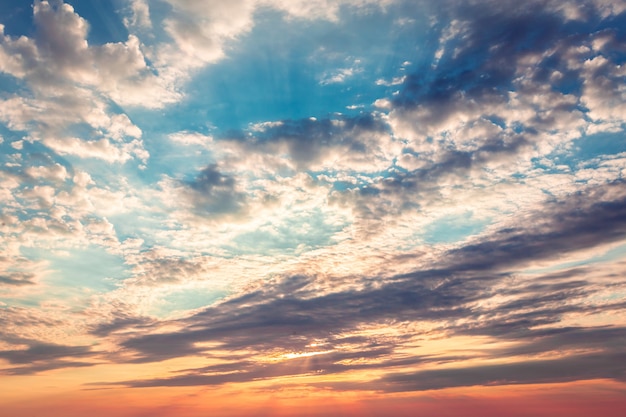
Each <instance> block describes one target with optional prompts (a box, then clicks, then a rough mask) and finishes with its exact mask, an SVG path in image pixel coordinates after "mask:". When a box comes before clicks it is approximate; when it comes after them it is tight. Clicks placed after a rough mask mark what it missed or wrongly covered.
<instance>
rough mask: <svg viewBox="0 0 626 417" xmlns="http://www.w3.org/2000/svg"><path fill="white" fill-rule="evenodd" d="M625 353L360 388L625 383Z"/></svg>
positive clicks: (400, 377)
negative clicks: (577, 382) (590, 382)
mask: <svg viewBox="0 0 626 417" xmlns="http://www.w3.org/2000/svg"><path fill="white" fill-rule="evenodd" d="M625 364H626V353H624V352H621V353H611V354H605V353H603V354H586V355H574V356H568V357H565V358H558V359H543V360H525V361H521V362H518V363H507V364H497V365H481V366H471V367H463V368H448V369H431V370H424V371H417V372H413V373H402V374H391V375H388V376H386V377H383V378H381V379H379V380H375V381H372V382H371V383H369V384H364V385H367V386H369V387H370V388H374V389H379V390H383V391H424V390H431V389H441V388H451V387H465V386H474V385H511V384H537V383H556V382H571V381H580V380H588V379H603V378H612V379H617V380H621V381H624V380H626V365H625Z"/></svg>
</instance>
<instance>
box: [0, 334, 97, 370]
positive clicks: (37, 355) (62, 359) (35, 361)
mask: <svg viewBox="0 0 626 417" xmlns="http://www.w3.org/2000/svg"><path fill="white" fill-rule="evenodd" d="M22 343H28V344H29V347H28V348H27V349H14V350H4V351H0V359H4V360H6V361H8V362H9V363H10V364H13V365H18V366H15V367H8V368H3V369H2V370H0V373H2V374H5V375H32V374H36V373H38V372H43V371H49V370H53V369H61V368H75V367H86V366H93V365H94V364H95V363H94V362H88V361H80V360H77V359H79V358H83V359H93V358H94V357H95V355H96V352H93V351H92V350H91V347H89V346H67V345H58V344H51V343H42V342H35V341H28V340H22Z"/></svg>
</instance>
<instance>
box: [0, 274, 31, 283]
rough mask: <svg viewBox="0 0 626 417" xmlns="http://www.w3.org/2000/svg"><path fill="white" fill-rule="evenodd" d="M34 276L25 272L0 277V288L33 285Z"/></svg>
mask: <svg viewBox="0 0 626 417" xmlns="http://www.w3.org/2000/svg"><path fill="white" fill-rule="evenodd" d="M33 278H34V274H31V273H27V272H12V273H9V274H5V275H0V286H17V287H21V286H23V285H34V284H35V282H34V281H33Z"/></svg>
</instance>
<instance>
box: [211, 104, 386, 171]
mask: <svg viewBox="0 0 626 417" xmlns="http://www.w3.org/2000/svg"><path fill="white" fill-rule="evenodd" d="M387 131H388V126H387V125H386V123H385V122H384V121H383V120H382V119H381V118H380V117H379V116H377V115H375V114H373V113H370V114H362V115H360V116H355V117H347V116H336V117H334V118H323V119H316V118H305V119H298V120H282V121H280V122H278V123H270V124H266V125H262V126H260V127H258V128H255V129H253V130H252V131H249V132H230V133H229V134H227V135H225V136H224V137H223V138H221V141H224V142H233V143H237V144H239V145H240V146H241V147H242V148H243V149H244V151H243V152H244V153H245V155H242V157H245V156H246V155H247V154H248V153H262V154H269V155H280V154H283V153H284V154H285V157H286V159H287V160H289V161H290V162H291V163H293V164H294V166H295V167H296V168H297V169H302V170H307V169H311V168H315V166H316V164H318V163H320V162H322V161H323V159H324V158H325V157H326V156H328V155H329V153H330V152H336V154H335V155H334V156H333V157H334V158H335V159H337V161H336V165H335V166H331V167H328V168H330V169H333V168H337V169H342V168H343V169H350V167H351V166H353V165H354V164H359V163H361V164H362V162H363V158H368V160H369V162H370V164H371V163H372V160H373V159H374V158H378V157H380V153H381V152H382V150H381V143H380V135H381V134H382V133H385V132H387ZM353 168H356V167H353ZM361 168H362V167H361Z"/></svg>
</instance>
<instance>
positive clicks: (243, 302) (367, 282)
mask: <svg viewBox="0 0 626 417" xmlns="http://www.w3.org/2000/svg"><path fill="white" fill-rule="evenodd" d="M625 196H626V192H625V187H624V184H623V183H615V184H611V185H606V186H604V187H600V188H599V189H596V188H595V187H593V188H590V189H589V190H587V191H586V192H585V193H579V194H576V195H572V196H570V197H569V198H566V199H564V200H561V201H554V202H547V203H546V204H545V205H544V207H543V208H542V209H541V210H538V211H537V212H535V213H529V214H527V215H526V217H525V221H524V222H523V224H524V225H525V227H519V228H517V229H501V230H494V231H493V232H492V233H491V234H489V235H485V236H483V237H482V238H480V239H479V242H474V243H468V244H466V245H465V246H462V247H460V248H456V249H451V250H449V251H448V252H446V253H444V254H443V255H442V257H440V258H439V259H437V260H436V261H433V262H432V263H431V264H430V267H428V268H422V269H420V270H414V271H413V272H410V273H407V274H402V275H396V276H391V277H386V278H385V279H384V280H383V279H382V277H359V281H360V282H361V283H362V285H361V286H360V287H353V288H354V289H345V290H341V289H335V290H333V289H332V287H331V288H329V289H328V290H327V291H328V292H325V293H320V292H319V288H320V286H319V285H320V284H319V282H318V279H317V278H316V277H314V276H286V277H283V278H280V279H277V280H275V281H273V282H271V283H265V284H264V285H258V286H257V287H255V288H251V289H249V290H248V291H247V293H244V294H241V295H237V296H235V297H233V298H230V299H227V300H225V301H223V302H222V303H219V304H218V305H216V306H214V307H210V308H207V309H205V310H203V311H199V312H197V313H196V314H194V315H192V316H190V317H188V318H185V319H181V320H178V321H176V322H172V324H173V323H176V325H177V326H181V327H180V328H179V329H178V330H176V331H174V332H159V333H151V334H145V335H141V334H136V335H133V336H130V337H129V338H127V339H126V340H124V341H122V342H121V343H122V346H123V347H124V348H125V349H127V350H129V351H131V352H133V351H134V352H135V355H136V356H135V359H134V360H135V361H140V362H143V361H160V360H165V359H168V358H174V357H179V356H184V355H202V354H209V353H210V352H211V351H212V350H216V351H228V352H233V353H234V352H238V351H248V352H249V351H250V350H252V351H253V352H256V353H258V354H263V355H267V354H269V353H271V352H276V351H278V352H281V351H282V352H294V351H295V352H298V351H300V352H307V349H308V348H306V345H308V344H309V343H310V341H311V340H323V341H324V346H325V347H324V350H333V349H335V348H336V347H339V346H342V345H345V344H348V345H351V346H350V347H349V348H348V350H349V351H351V352H355V353H354V354H355V355H357V356H358V355H361V356H362V357H369V355H370V353H371V352H374V351H377V349H378V348H377V347H374V345H370V344H371V343H373V340H374V339H375V338H376V336H375V335H370V336H369V337H365V338H360V339H359V338H357V339H354V338H353V335H354V333H353V332H355V331H357V329H359V328H361V326H365V325H369V326H383V327H384V326H385V325H388V326H389V325H391V326H393V325H395V324H399V323H406V322H422V323H428V322H436V323H439V324H438V327H439V329H441V330H442V331H447V332H449V333H448V335H449V336H460V335H463V334H472V335H489V336H492V337H497V338H501V339H509V340H511V341H514V342H516V343H517V345H514V346H511V347H508V348H502V349H500V350H499V351H498V352H494V353H493V355H494V357H499V358H502V357H518V356H519V355H529V354H551V355H555V354H556V353H555V352H557V351H559V350H563V351H566V350H567V349H571V350H572V351H575V350H576V349H583V348H587V349H591V350H598V349H602V350H605V351H606V355H607V356H606V357H608V358H613V359H615V356H614V355H619V354H620V353H619V340H621V339H622V338H623V330H621V329H619V328H613V329H611V328H606V329H602V328H596V329H583V328H581V329H577V328H569V329H568V328H561V329H558V328H555V329H553V330H551V329H549V328H548V329H546V328H545V327H542V326H547V325H555V324H558V323H559V322H560V321H561V320H563V317H564V315H566V314H568V313H572V312H580V313H584V312H585V311H589V312H591V311H611V310H612V309H619V308H620V307H619V305H620V303H616V304H614V305H612V304H610V303H609V304H603V303H601V304H596V303H588V301H586V300H589V298H590V297H593V295H594V294H596V293H597V291H598V289H599V288H602V284H601V282H600V283H599V284H598V285H599V287H598V286H594V285H593V284H592V283H591V281H589V282H587V281H584V280H580V279H577V277H578V275H580V274H581V271H578V272H577V271H575V270H573V271H564V272H563V274H562V275H560V277H557V276H556V275H554V274H552V275H546V276H545V277H539V278H538V280H537V281H534V282H533V281H528V280H526V281H525V282H520V284H519V286H518V287H516V286H511V285H510V284H507V282H509V281H510V280H511V279H514V278H513V277H514V276H515V274H516V271H519V270H520V268H523V267H524V264H525V263H527V262H528V261H530V260H533V261H537V260H541V259H554V258H557V257H559V256H563V254H568V253H576V252H577V251H580V250H582V249H586V248H590V247H597V246H599V245H605V244H607V243H610V242H612V241H615V240H617V239H621V238H623V236H624V235H625V234H626V230H625V227H626V216H624V213H625V208H626V197H625ZM557 280H558V281H557ZM374 282H380V283H379V284H377V285H374V284H373V283H374ZM353 285H354V284H353ZM335 288H341V285H338V286H337V287H335ZM512 291H517V293H516V292H512ZM512 295H514V296H516V298H514V299H512V300H510V301H508V302H507V301H506V297H510V296H512ZM520 296H521V297H520ZM498 297H503V300H504V301H503V302H500V303H497V304H493V303H490V302H491V301H493V300H494V299H497V298H498ZM459 321H461V322H463V323H466V324H464V325H458V324H455V323H458V322H459ZM155 330H156V329H155ZM427 334H428V333H426V334H424V335H423V336H426V335H427ZM594 334H596V335H597V338H594V337H592V335H594ZM415 336H416V335H412V334H410V333H409V334H402V333H400V334H399V335H397V337H395V338H391V339H388V340H389V342H390V345H389V346H388V347H391V348H393V349H394V350H397V349H401V348H402V346H403V344H404V342H403V341H404V340H406V341H407V342H408V341H409V340H411V339H412V337H415ZM585 340H587V342H585ZM208 342H210V343H211V344H212V346H214V347H212V348H208V347H203V346H208V344H207V343H208ZM356 352H358V354H357V353H356ZM324 355H326V354H324ZM324 355H322V354H320V361H318V362H317V363H318V364H322V363H323V364H324V366H320V369H327V370H330V371H332V372H343V371H346V370H348V369H358V366H355V367H351V366H340V365H339V363H340V362H341V361H340V360H336V361H335V360H333V359H332V358H333V355H332V354H328V355H329V356H324ZM611 355H613V356H611ZM601 357H602V356H601V355H596V354H595V353H594V354H590V355H588V356H587V355H584V356H581V357H580V358H571V359H572V360H573V361H574V360H580V361H581V363H597V364H598V365H602V366H599V367H598V368H597V369H596V371H594V373H593V375H591V374H587V373H585V372H583V371H581V370H583V369H587V368H586V367H585V366H582V367H580V368H575V369H574V368H572V370H571V372H570V373H566V374H563V375H564V376H562V377H563V379H562V380H575V379H577V378H583V379H584V378H603V377H604V378H617V377H621V376H619V375H617V374H615V373H614V372H613V370H614V368H610V367H609V363H611V360H607V361H606V362H604V361H603V360H601V359H600V358H601ZM323 358H330V360H329V361H323ZM438 359H439V360H442V358H438ZM414 360H415V361H418V359H417V358H414ZM430 360H433V361H434V360H435V358H431V359H429V361H430ZM456 360H459V361H460V360H461V358H457V359H456ZM568 361H569V359H567V358H566V359H564V360H563V361H560V360H554V361H552V360H547V362H542V363H543V364H545V365H546V367H545V373H543V372H539V373H528V374H527V376H520V377H519V378H520V379H515V378H513V379H511V378H507V377H506V375H507V373H508V372H511V371H513V370H515V369H517V368H518V367H522V366H523V365H522V363H528V365H529V367H530V368H532V369H535V368H537V367H540V366H541V365H540V362H539V361H538V360H536V361H535V360H530V362H529V361H526V360H524V361H522V362H520V364H519V365H518V364H507V365H496V366H493V367H492V366H491V365H485V366H484V367H483V365H480V366H477V367H472V366H470V367H469V368H468V367H466V366H465V365H463V369H465V370H464V371H462V372H461V373H460V374H459V375H461V376H463V375H467V378H465V377H461V378H460V379H459V380H458V381H459V382H458V383H459V384H461V385H475V384H489V383H532V382H536V383H540V382H557V381H560V380H561V379H559V378H560V377H559V375H560V372H559V371H560V370H561V369H562V367H566V364H569V362H568ZM244 366H246V365H244ZM380 367H381V369H384V364H381V365H380ZM267 369H273V368H272V367H268V368H267ZM277 369H282V368H281V367H278V368H277ZM297 369H299V368H297V367H295V368H294V370H293V371H292V372H293V373H296V372H298V371H297ZM481 370H484V371H485V372H484V373H481ZM260 372H262V373H263V372H264V371H260ZM272 372H274V371H273V370H272V371H269V370H268V374H267V375H265V377H272V376H273V375H274V376H276V375H283V374H282V372H284V371H282V370H281V371H278V370H277V371H276V372H277V374H273V373H272ZM424 372H425V374H424V375H426V376H428V375H431V373H432V376H433V378H435V380H434V381H436V380H441V381H444V382H442V383H441V386H440V385H439V383H437V382H432V383H430V384H428V383H424V384H421V385H420V384H413V385H411V384H409V381H412V380H413V378H412V376H413V374H408V376H407V377H406V381H407V384H408V388H407V387H403V386H402V384H400V383H401V382H403V381H405V379H403V378H404V377H402V376H400V377H398V380H397V381H396V380H395V379H394V378H393V377H389V380H386V379H385V378H383V379H382V380H381V381H383V382H385V383H386V382H389V384H391V385H393V383H397V384H398V387H399V388H397V389H434V388H442V387H444V386H446V385H445V384H448V382H446V381H448V380H447V379H446V378H447V375H450V378H452V375H454V372H453V371H447V370H433V371H432V372H431V371H424ZM262 373H261V374H256V373H255V372H251V373H250V374H249V375H248V374H246V373H244V374H237V375H230V376H225V377H224V378H223V379H220V378H219V377H218V376H211V375H189V376H181V377H175V378H172V379H159V380H155V381H148V380H147V381H133V382H129V384H130V385H133V386H154V385H193V384H196V383H197V384H213V383H218V381H222V382H227V381H230V380H231V378H233V379H232V380H237V381H241V380H246V377H247V376H249V377H250V378H253V377H255V375H256V376H257V377H258V376H261V375H262ZM533 374H534V375H536V377H535V379H533V378H532V375H533ZM415 375H418V374H415ZM485 375H487V376H485ZM498 375H500V376H501V377H500V378H496V377H495V376H498ZM524 375H526V374H524ZM620 375H621V374H620ZM437 378H439V379H437ZM379 382H380V381H379ZM448 386H457V385H455V383H450V385H448ZM389 389H391V390H394V389H396V388H393V387H391V388H389Z"/></svg>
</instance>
